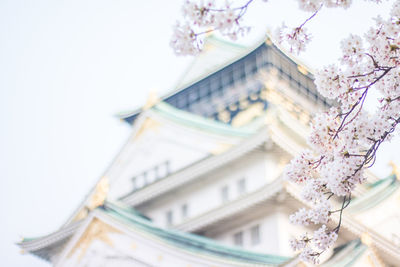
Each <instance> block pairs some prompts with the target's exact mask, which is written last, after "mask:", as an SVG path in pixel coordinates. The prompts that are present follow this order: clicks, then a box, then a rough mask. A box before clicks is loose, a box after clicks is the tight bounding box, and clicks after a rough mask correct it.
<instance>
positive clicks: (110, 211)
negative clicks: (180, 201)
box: [102, 205, 290, 266]
mask: <svg viewBox="0 0 400 267" xmlns="http://www.w3.org/2000/svg"><path fill="white" fill-rule="evenodd" d="M102 212H104V213H105V214H106V215H107V216H111V217H112V218H114V219H115V220H117V221H118V222H120V223H123V224H124V225H125V226H127V227H128V228H129V229H132V230H134V231H137V230H138V229H139V230H141V231H144V232H145V233H147V234H151V235H153V236H154V237H156V238H158V239H159V240H160V241H161V242H164V243H166V244H168V245H171V246H173V247H176V248H177V249H181V250H184V251H189V252H192V253H196V254H197V253H198V254H201V255H204V256H211V257H215V258H220V259H225V260H226V259H228V260H231V261H235V262H241V263H246V264H249V263H253V264H262V265H267V266H277V265H280V264H282V263H284V262H286V261H288V260H289V259H290V258H287V257H282V256H277V255H269V254H261V253H255V252H250V251H247V250H243V249H238V248H234V247H230V246H226V245H222V244H219V243H218V242H216V241H214V240H212V239H209V238H206V237H202V236H198V235H194V234H190V233H184V232H180V231H176V230H169V229H162V228H160V227H158V226H155V225H154V224H153V223H152V222H150V221H147V220H143V219H141V218H137V216H135V215H134V213H131V212H128V211H127V210H125V211H123V212H121V210H120V209H119V208H118V207H117V206H108V205H105V206H104V207H103V208H102Z"/></svg>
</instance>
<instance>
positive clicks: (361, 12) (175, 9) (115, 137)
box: [0, 0, 400, 267]
mask: <svg viewBox="0 0 400 267" xmlns="http://www.w3.org/2000/svg"><path fill="white" fill-rule="evenodd" d="M181 2H182V0H179V1H177V0H173V1H172V0H168V1H162V0H159V1H150V0H146V1H137V0H108V1H106V0H91V1H88V0H79V1H78V0H76V1H74V0H68V1H67V0H65V1H58V0H47V1H46V0H35V1H28V0H27V1H21V0H2V1H0V125H1V131H0V171H1V177H0V208H1V209H0V210H1V213H2V215H1V220H0V256H1V261H2V263H1V264H0V265H2V266H33V267H35V266H48V264H46V263H44V262H43V261H41V260H38V259H37V258H35V257H32V256H27V255H22V256H21V255H20V254H19V249H18V248H17V247H16V246H15V245H14V244H13V243H14V242H17V241H18V238H19V235H22V236H26V237H32V236H40V235H44V234H48V233H50V232H52V231H54V230H56V229H57V228H58V227H59V226H60V225H61V224H62V223H63V222H65V220H66V219H67V218H68V216H69V215H70V214H71V213H72V211H73V209H74V208H76V206H77V205H78V204H79V203H80V201H81V200H82V199H83V197H84V196H85V194H86V193H87V192H88V190H89V188H90V187H91V186H92V185H93V183H94V182H95V181H96V180H97V179H98V177H100V176H101V174H102V172H103V171H104V170H105V169H106V167H107V166H108V164H109V163H110V162H111V160H112V158H113V157H114V156H115V154H116V153H117V152H118V150H119V148H120V147H121V145H122V144H123V143H124V141H125V139H126V138H127V136H128V134H129V129H130V128H129V127H128V126H127V125H125V124H124V123H122V122H121V121H119V120H118V119H117V118H116V117H115V116H114V115H115V114H116V113H119V112H121V111H126V110H131V109H134V108H137V107H139V106H141V105H143V103H144V102H145V101H146V98H147V95H148V92H149V90H151V89H156V90H158V92H159V94H160V95H162V94H165V93H166V92H168V91H169V90H172V89H173V84H174V82H175V81H176V80H177V78H178V77H179V76H180V74H181V73H182V72H183V70H184V68H185V66H186V65H187V64H188V62H189V61H190V58H177V57H176V56H175V55H174V54H173V53H172V51H171V49H170V48H169V45H168V42H169V38H170V35H171V26H172V24H173V23H174V22H175V20H176V18H177V17H178V16H179V15H180V5H181ZM259 2H260V3H259V4H255V5H253V6H251V7H250V9H249V14H248V16H247V18H248V24H249V25H252V26H254V28H253V31H252V32H251V34H250V36H249V37H247V38H246V41H245V42H247V43H248V44H251V43H254V41H255V40H258V39H259V38H260V37H261V36H262V34H263V33H264V32H265V31H266V29H267V28H270V29H274V28H275V27H277V26H278V25H280V24H281V23H282V21H285V22H286V24H288V25H293V26H296V25H299V24H300V23H301V22H302V21H303V20H304V19H305V18H306V17H307V14H306V13H302V12H299V11H297V6H296V4H295V2H294V1H291V0H285V1H282V0H281V1H279V0H270V1H269V2H271V3H267V4H265V3H261V1H259ZM355 2H357V4H355V5H354V6H353V7H352V8H351V9H350V10H347V11H342V10H326V11H323V12H321V14H320V15H318V17H317V18H316V19H315V20H314V21H312V22H311V23H310V30H311V32H312V33H313V34H314V36H315V40H314V41H313V43H312V44H311V45H310V47H309V51H308V52H307V53H305V54H304V55H302V56H301V59H302V60H303V61H304V62H305V63H307V64H308V65H310V66H312V67H318V66H321V65H324V64H328V63H331V62H333V61H334V60H335V59H337V58H338V56H339V41H340V39H342V38H343V37H345V36H346V35H348V34H349V33H359V34H362V33H363V32H365V31H366V29H367V28H368V27H369V25H372V23H373V22H372V20H371V17H374V16H376V15H377V14H382V15H385V14H386V13H387V10H388V9H387V6H389V5H388V4H387V3H386V2H385V4H384V5H382V6H376V5H375V4H371V3H364V2H363V1H361V3H360V1H355ZM396 146H397V145H396ZM392 147H393V145H392ZM397 147H398V146H397ZM380 156H381V157H382V158H383V159H382V160H381V162H380V165H379V166H383V167H381V169H380V171H379V172H380V173H382V175H385V174H387V168H386V167H385V164H383V163H382V162H384V163H385V162H387V161H388V160H389V159H393V160H395V161H397V162H398V163H400V161H399V156H397V155H396V150H395V148H394V149H392V150H390V149H385V151H384V152H381V155H380ZM396 156H397V158H396Z"/></svg>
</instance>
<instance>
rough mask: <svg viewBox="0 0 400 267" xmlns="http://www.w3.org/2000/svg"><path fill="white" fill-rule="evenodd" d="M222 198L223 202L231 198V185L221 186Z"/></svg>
mask: <svg viewBox="0 0 400 267" xmlns="http://www.w3.org/2000/svg"><path fill="white" fill-rule="evenodd" d="M221 199H222V202H227V201H228V200H229V187H228V186H227V185H226V186H224V187H222V188H221Z"/></svg>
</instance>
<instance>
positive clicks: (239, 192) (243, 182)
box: [237, 178, 246, 195]
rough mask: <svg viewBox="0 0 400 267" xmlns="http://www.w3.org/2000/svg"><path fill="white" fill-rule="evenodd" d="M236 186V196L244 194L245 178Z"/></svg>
mask: <svg viewBox="0 0 400 267" xmlns="http://www.w3.org/2000/svg"><path fill="white" fill-rule="evenodd" d="M237 186H238V194H239V195H242V194H244V193H246V179H245V178H242V179H240V180H239V181H238V183H237Z"/></svg>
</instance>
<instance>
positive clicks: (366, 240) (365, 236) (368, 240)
mask: <svg viewBox="0 0 400 267" xmlns="http://www.w3.org/2000/svg"><path fill="white" fill-rule="evenodd" d="M361 242H362V243H363V244H364V245H366V246H368V247H370V246H371V245H372V243H373V240H372V237H371V235H370V234H369V233H368V232H364V233H362V234H361Z"/></svg>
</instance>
